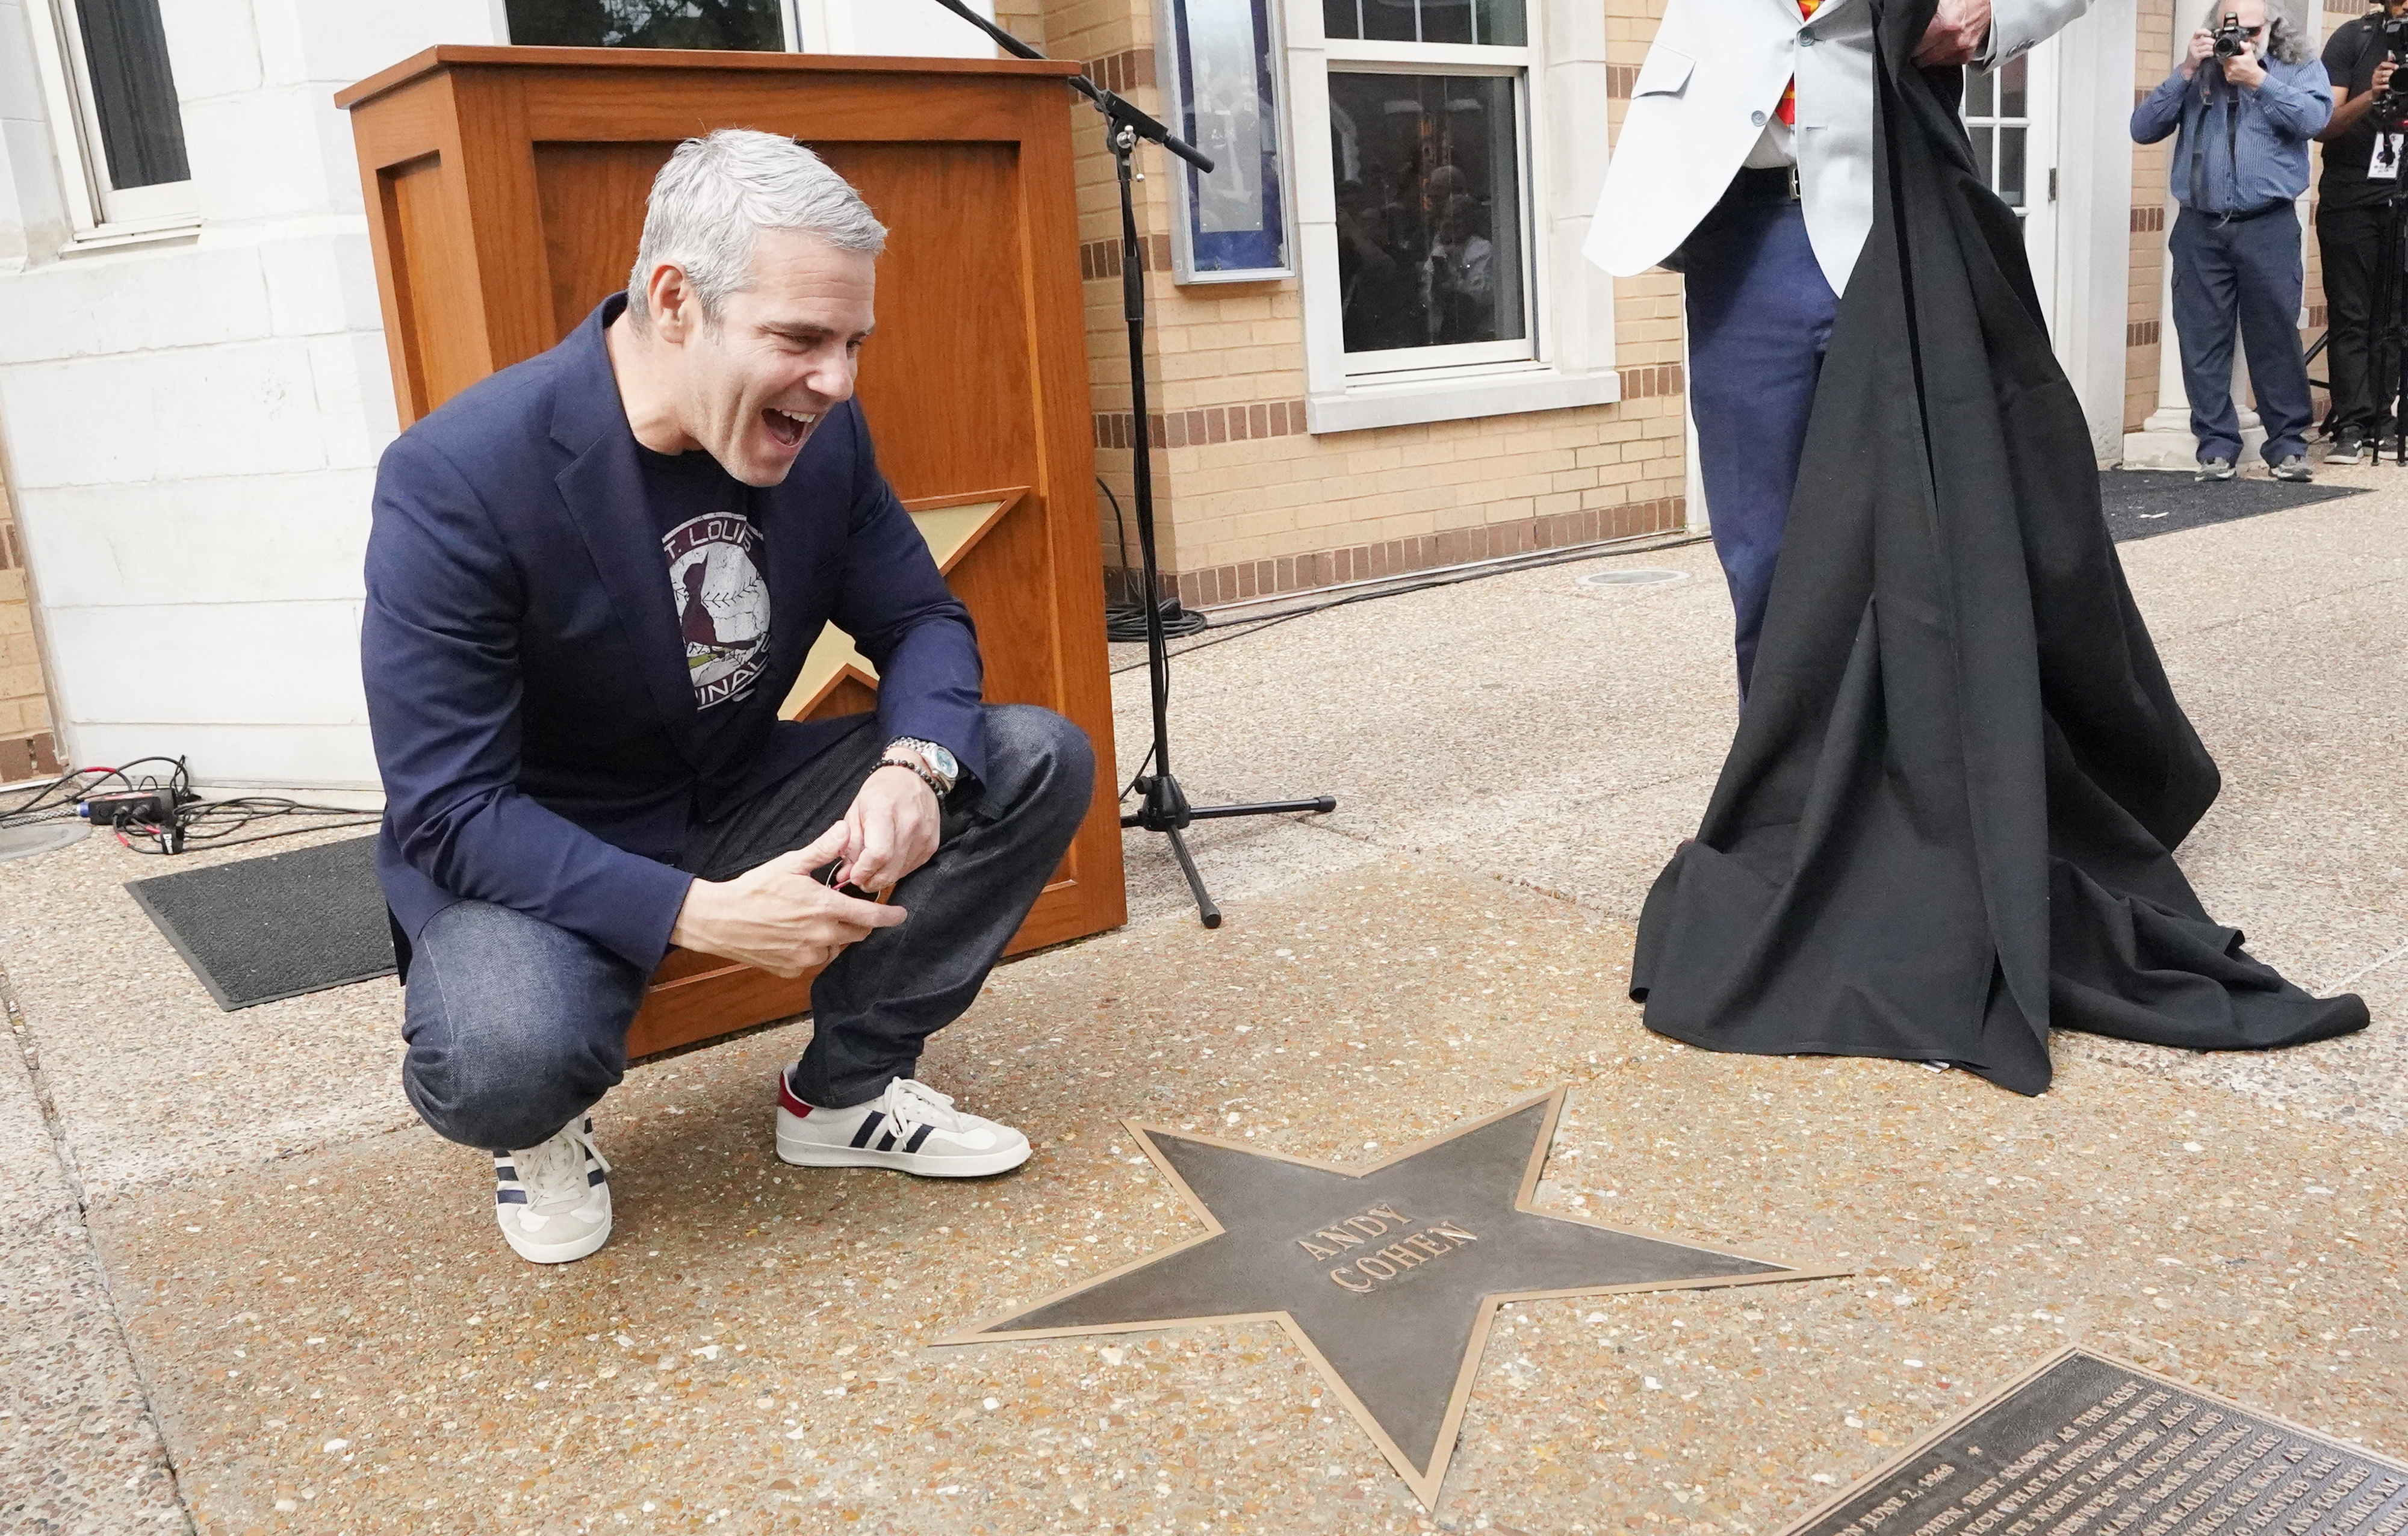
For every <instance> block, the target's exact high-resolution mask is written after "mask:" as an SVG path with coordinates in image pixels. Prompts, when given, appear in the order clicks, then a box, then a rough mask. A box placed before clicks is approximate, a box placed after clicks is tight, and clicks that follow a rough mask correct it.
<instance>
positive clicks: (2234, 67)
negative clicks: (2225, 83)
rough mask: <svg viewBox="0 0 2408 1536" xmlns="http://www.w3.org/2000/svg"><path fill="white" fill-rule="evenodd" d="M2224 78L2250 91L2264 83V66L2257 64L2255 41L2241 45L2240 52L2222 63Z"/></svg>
mask: <svg viewBox="0 0 2408 1536" xmlns="http://www.w3.org/2000/svg"><path fill="white" fill-rule="evenodd" d="M2224 78H2225V79H2228V80H2229V81H2231V82H2232V83H2233V84H2235V85H2238V86H2241V87H2243V89H2245V90H2250V91H2255V90H2257V88H2258V87H2259V86H2261V85H2263V84H2265V83H2266V66H2265V65H2262V64H2259V63H2258V62H2257V41H2256V39H2254V38H2253V39H2251V40H2250V41H2248V42H2245V43H2243V44H2242V46H2241V51H2240V52H2238V53H2235V54H2234V55H2233V56H2232V57H2230V58H2229V59H2227V60H2225V61H2224Z"/></svg>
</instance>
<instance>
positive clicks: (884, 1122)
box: [778, 1072, 1028, 1179]
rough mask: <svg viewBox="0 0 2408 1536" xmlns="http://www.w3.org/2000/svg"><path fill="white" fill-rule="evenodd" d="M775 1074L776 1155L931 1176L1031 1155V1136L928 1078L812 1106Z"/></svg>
mask: <svg viewBox="0 0 2408 1536" xmlns="http://www.w3.org/2000/svg"><path fill="white" fill-rule="evenodd" d="M788 1082H789V1075H788V1074H787V1073H786V1072H780V1073H779V1074H778V1156H780V1157H781V1158H782V1159H783V1160H785V1161H787V1162H790V1163H794V1164H796V1165H798V1166H800V1167H803V1168H895V1169H900V1170H903V1171H904V1172H906V1173H917V1174H921V1175H923V1176H924V1177H927V1178H934V1179H974V1178H977V1177H979V1176H980V1175H982V1174H986V1173H1000V1172H1002V1171H1003V1170H1006V1169H1011V1168H1018V1167H1019V1166H1020V1165H1021V1164H1023V1163H1025V1162H1026V1161H1028V1138H1027V1137H1025V1136H1023V1135H1021V1134H1020V1132H1018V1131H1016V1130H1014V1129H1012V1128H1011V1127H1010V1126H1006V1125H1000V1124H998V1123H996V1121H993V1120H986V1119H982V1118H981V1117H979V1116H978V1115H975V1114H965V1113H962V1112H961V1111H960V1110H957V1109H955V1108H953V1099H952V1098H948V1097H947V1096H945V1095H943V1094H940V1093H939V1092H938V1091H937V1090H936V1089H934V1088H931V1087H929V1086H928V1085H927V1084H925V1083H921V1082H918V1081H916V1080H914V1079H911V1078H908V1077H898V1078H896V1080H895V1081H894V1082H892V1083H889V1084H887V1085H886V1091H885V1092H884V1093H882V1094H880V1095H879V1096H878V1097H877V1098H873V1099H871V1100H870V1101H869V1102H868V1103H867V1104H856V1105H854V1106H853V1108H851V1109H849V1110H824V1109H816V1108H814V1107H812V1106H811V1105H809V1104H806V1103H804V1102H803V1101H802V1100H801V1099H800V1098H796V1097H795V1090H794V1089H793V1088H791V1087H789V1086H787V1084H788Z"/></svg>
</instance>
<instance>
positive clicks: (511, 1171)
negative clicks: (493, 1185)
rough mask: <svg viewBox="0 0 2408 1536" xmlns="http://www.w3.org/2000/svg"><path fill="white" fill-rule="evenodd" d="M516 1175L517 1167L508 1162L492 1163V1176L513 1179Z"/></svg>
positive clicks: (517, 1174) (517, 1172)
mask: <svg viewBox="0 0 2408 1536" xmlns="http://www.w3.org/2000/svg"><path fill="white" fill-rule="evenodd" d="M518 1176H519V1170H518V1169H517V1168H516V1167H514V1166H513V1165H511V1164H509V1163H495V1165H494V1177H495V1178H496V1179H515V1178H517V1177H518Z"/></svg>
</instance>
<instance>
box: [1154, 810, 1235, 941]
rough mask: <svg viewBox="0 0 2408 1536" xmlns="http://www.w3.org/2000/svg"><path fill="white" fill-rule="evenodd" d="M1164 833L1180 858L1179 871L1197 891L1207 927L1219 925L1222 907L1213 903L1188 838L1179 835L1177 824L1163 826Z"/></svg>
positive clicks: (1188, 884) (1198, 911)
mask: <svg viewBox="0 0 2408 1536" xmlns="http://www.w3.org/2000/svg"><path fill="white" fill-rule="evenodd" d="M1162 835H1163V836H1164V837H1166V838H1168V839H1169V840H1170V852H1171V854H1173V855H1174V856H1176V857H1177V858H1178V860H1179V872H1180V873H1181V874H1183V875H1185V876H1186V877H1187V888H1188V890H1190V891H1191V892H1193V893H1195V896H1196V912H1197V915H1198V916H1200V917H1202V918H1203V919H1204V926H1206V927H1208V928H1217V927H1219V926H1221V909H1220V908H1218V907H1216V906H1214V905H1213V904H1212V893H1211V892H1210V891H1208V890H1206V889H1205V888H1204V873H1203V871H1202V870H1200V869H1198V868H1196V855H1195V854H1190V853H1189V852H1188V851H1187V840H1186V839H1185V838H1183V837H1181V836H1180V835H1179V828H1177V827H1175V826H1167V827H1165V828H1163V832H1162Z"/></svg>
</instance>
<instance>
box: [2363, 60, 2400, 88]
mask: <svg viewBox="0 0 2408 1536" xmlns="http://www.w3.org/2000/svg"><path fill="white" fill-rule="evenodd" d="M2399 67H2400V66H2399V65H2397V64H2395V63H2394V62H2392V61H2391V60H2389V59H2386V60H2384V61H2383V62H2382V63H2381V64H2379V65H2375V66H2374V79H2373V81H2372V83H2371V84H2370V85H2368V86H2367V88H2366V93H2367V94H2368V95H2369V96H2379V95H2381V94H2383V93H2384V92H2386V91H2387V90H2389V89H2390V88H2391V77H2392V74H2393V72H2395V71H2396V70H2398V69H2399Z"/></svg>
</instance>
